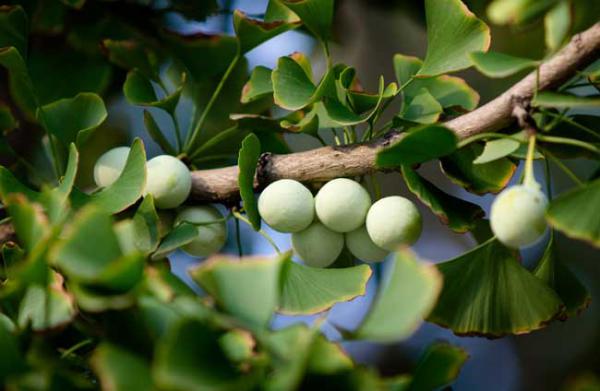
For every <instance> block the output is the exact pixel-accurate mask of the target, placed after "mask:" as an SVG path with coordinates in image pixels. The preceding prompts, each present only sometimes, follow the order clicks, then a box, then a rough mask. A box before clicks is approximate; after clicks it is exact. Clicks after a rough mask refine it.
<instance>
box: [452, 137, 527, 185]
mask: <svg viewBox="0 0 600 391" xmlns="http://www.w3.org/2000/svg"><path fill="white" fill-rule="evenodd" d="M482 152H483V147H482V146H481V145H479V144H476V143H473V144H469V145H467V146H466V147H463V148H461V149H459V150H458V151H456V152H454V153H453V154H451V155H449V156H446V157H444V158H442V159H441V167H442V170H443V171H444V173H445V174H446V175H447V176H448V177H449V178H450V180H452V181H453V182H454V183H456V184H458V185H460V186H462V187H464V188H465V189H467V190H468V191H470V192H473V193H476V194H484V193H498V192H499V191H500V190H502V189H503V188H504V187H505V186H506V185H507V184H508V182H509V181H510V178H511V177H512V176H513V174H514V172H515V170H516V169H517V166H516V165H515V164H514V163H513V162H512V161H510V160H509V159H508V158H501V159H498V160H494V161H493V162H489V163H484V164H474V162H473V161H474V160H475V159H476V158H477V156H479V155H481V153H482Z"/></svg>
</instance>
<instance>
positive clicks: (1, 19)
mask: <svg viewBox="0 0 600 391" xmlns="http://www.w3.org/2000/svg"><path fill="white" fill-rule="evenodd" d="M28 30H29V29H28V23H27V15H26V14H25V11H24V10H23V8H22V7H21V6H20V5H4V6H2V7H0V48H4V47H10V46H13V47H15V49H17V50H18V51H19V53H21V57H23V58H27V35H28V33H29V31H28Z"/></svg>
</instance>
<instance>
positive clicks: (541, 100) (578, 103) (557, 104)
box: [531, 91, 600, 109]
mask: <svg viewBox="0 0 600 391" xmlns="http://www.w3.org/2000/svg"><path fill="white" fill-rule="evenodd" d="M531 104H532V105H533V106H535V107H552V108H557V109H562V108H572V107H574V108H578V107H600V98H599V97H597V96H578V95H571V94H564V93H559V92H551V91H541V92H538V94H537V95H536V96H534V98H533V100H532V101H531Z"/></svg>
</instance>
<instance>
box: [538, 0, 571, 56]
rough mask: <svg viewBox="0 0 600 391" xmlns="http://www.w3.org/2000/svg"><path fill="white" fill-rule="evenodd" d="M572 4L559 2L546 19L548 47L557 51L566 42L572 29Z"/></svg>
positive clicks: (565, 0) (564, 0)
mask: <svg viewBox="0 0 600 391" xmlns="http://www.w3.org/2000/svg"><path fill="white" fill-rule="evenodd" d="M571 18H572V16H571V2H570V1H568V0H563V1H559V2H558V4H556V5H555V6H554V7H553V8H552V9H551V10H550V11H549V12H548V13H547V14H546V16H545V17H544V30H545V35H544V37H545V41H546V46H547V47H548V48H549V49H550V50H556V49H558V48H560V46H561V45H562V44H563V43H564V42H565V39H566V38H567V35H568V33H569V29H570V28H571Z"/></svg>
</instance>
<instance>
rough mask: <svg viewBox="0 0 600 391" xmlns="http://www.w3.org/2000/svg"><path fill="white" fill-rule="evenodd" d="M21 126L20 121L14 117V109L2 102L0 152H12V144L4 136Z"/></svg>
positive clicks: (0, 105) (0, 112)
mask: <svg viewBox="0 0 600 391" xmlns="http://www.w3.org/2000/svg"><path fill="white" fill-rule="evenodd" d="M17 126H19V122H18V121H17V119H16V118H15V117H14V115H13V113H12V110H11V109H10V107H8V106H7V105H5V104H3V103H2V102H0V144H2V146H1V147H0V153H2V154H7V155H8V154H11V151H10V146H9V145H8V144H7V141H6V139H5V137H4V135H5V134H7V133H8V132H11V131H13V130H15V129H16V128H17Z"/></svg>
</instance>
